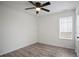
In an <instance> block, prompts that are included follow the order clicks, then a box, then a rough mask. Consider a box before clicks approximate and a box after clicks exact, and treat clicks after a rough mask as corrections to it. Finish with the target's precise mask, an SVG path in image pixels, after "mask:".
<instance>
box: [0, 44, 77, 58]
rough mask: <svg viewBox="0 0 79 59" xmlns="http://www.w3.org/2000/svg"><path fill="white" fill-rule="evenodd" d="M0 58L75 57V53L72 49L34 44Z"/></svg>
mask: <svg viewBox="0 0 79 59" xmlns="http://www.w3.org/2000/svg"><path fill="white" fill-rule="evenodd" d="M0 57H76V53H75V51H74V50H73V49H68V48H63V47H57V46H51V45H47V44H42V43H35V44H33V45H30V46H27V47H24V48H21V49H18V50H16V51H13V52H11V53H7V54H4V55H1V56H0Z"/></svg>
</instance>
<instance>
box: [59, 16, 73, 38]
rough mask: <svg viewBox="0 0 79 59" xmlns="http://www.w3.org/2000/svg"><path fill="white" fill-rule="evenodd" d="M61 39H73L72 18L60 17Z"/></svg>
mask: <svg viewBox="0 0 79 59" xmlns="http://www.w3.org/2000/svg"><path fill="white" fill-rule="evenodd" d="M60 38H61V39H71V38H72V16H66V17H60Z"/></svg>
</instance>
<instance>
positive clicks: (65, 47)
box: [38, 42, 72, 49]
mask: <svg viewBox="0 0 79 59" xmlns="http://www.w3.org/2000/svg"><path fill="white" fill-rule="evenodd" d="M38 43H41V44H46V45H51V46H57V47H62V48H68V47H63V46H59V45H53V44H50V43H46V42H38ZM68 49H72V48H68Z"/></svg>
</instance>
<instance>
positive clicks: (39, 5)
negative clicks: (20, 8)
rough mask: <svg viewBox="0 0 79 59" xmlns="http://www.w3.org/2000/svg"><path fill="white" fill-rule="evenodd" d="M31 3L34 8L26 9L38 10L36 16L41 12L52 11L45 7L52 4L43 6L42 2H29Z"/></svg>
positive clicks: (48, 3)
mask: <svg viewBox="0 0 79 59" xmlns="http://www.w3.org/2000/svg"><path fill="white" fill-rule="evenodd" d="M28 2H29V3H31V4H32V5H33V6H34V7H31V8H25V10H29V9H35V10H36V14H38V13H39V11H40V10H43V11H46V12H50V10H48V9H45V8H43V7H45V6H48V5H50V4H51V3H50V2H46V3H44V4H41V3H40V2H35V3H34V2H32V1H28Z"/></svg>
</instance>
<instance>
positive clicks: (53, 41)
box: [38, 10, 74, 49]
mask: <svg viewBox="0 0 79 59" xmlns="http://www.w3.org/2000/svg"><path fill="white" fill-rule="evenodd" d="M68 15H69V16H71V15H73V16H74V10H70V11H63V12H60V13H55V14H52V15H46V16H40V17H38V19H39V20H38V27H39V28H38V30H39V33H38V36H39V42H41V43H45V44H50V45H55V46H60V47H65V48H71V49H74V40H66V39H59V17H60V16H68ZM73 20H74V19H73Z"/></svg>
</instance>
